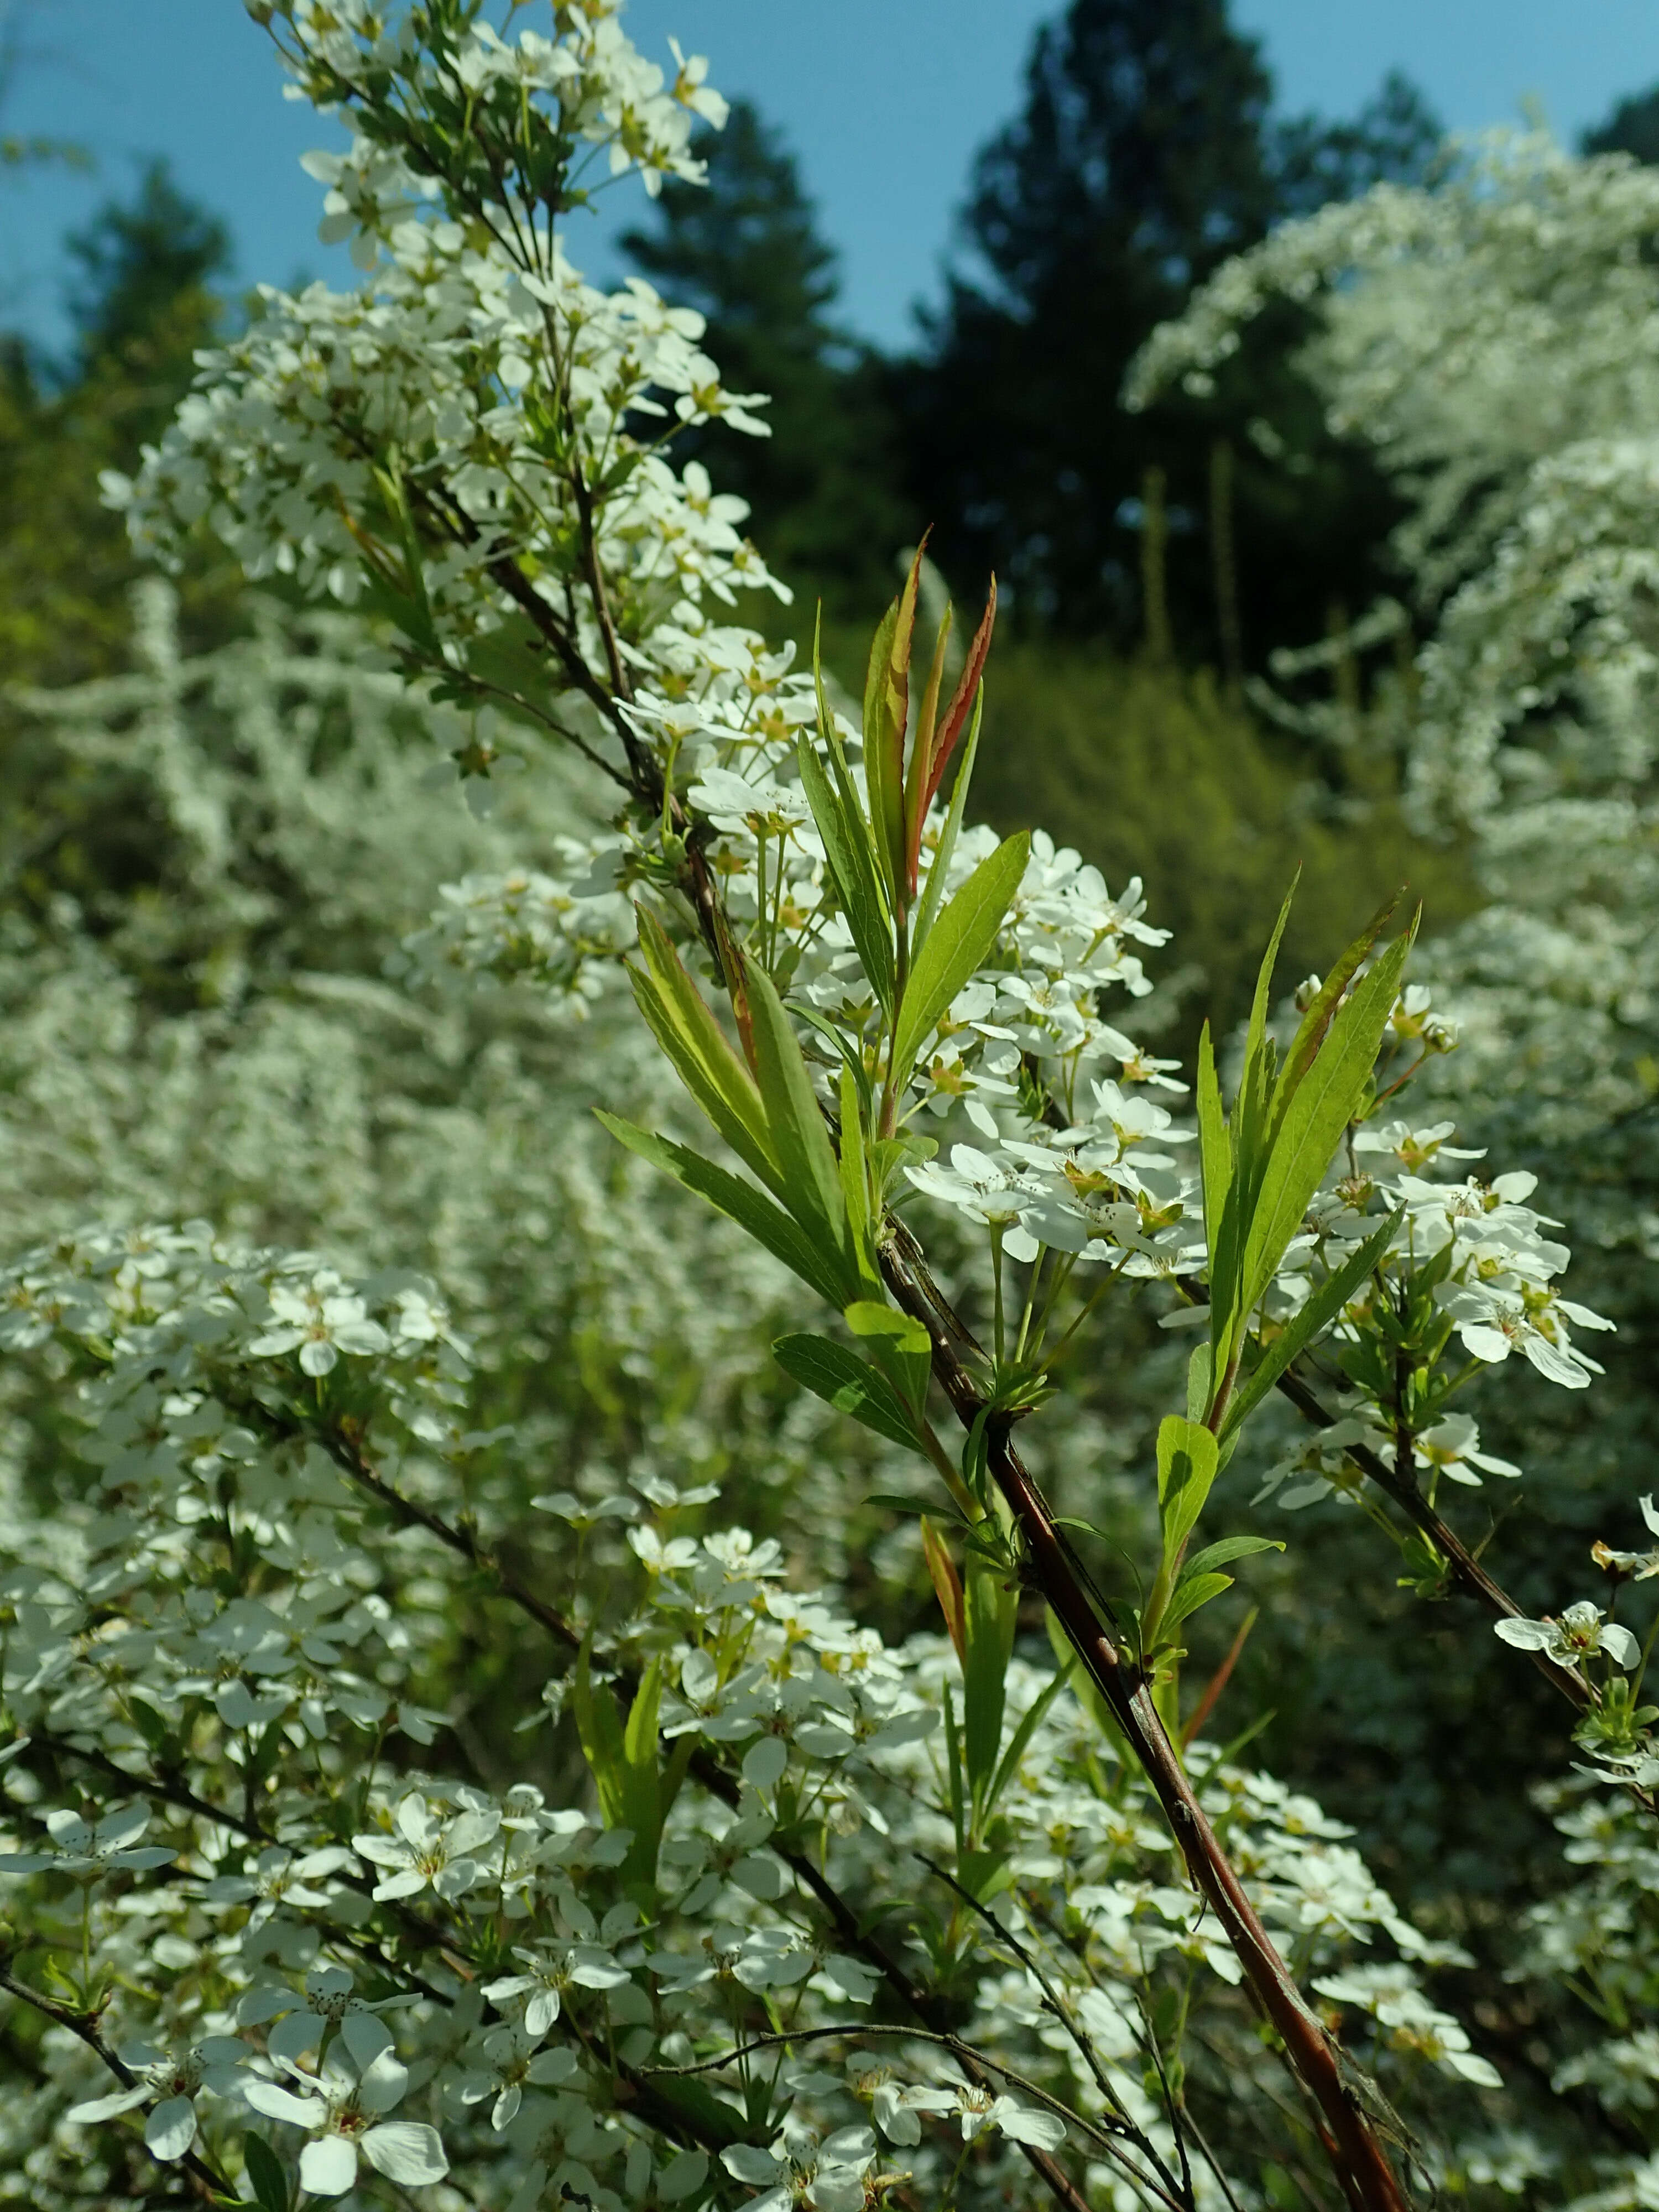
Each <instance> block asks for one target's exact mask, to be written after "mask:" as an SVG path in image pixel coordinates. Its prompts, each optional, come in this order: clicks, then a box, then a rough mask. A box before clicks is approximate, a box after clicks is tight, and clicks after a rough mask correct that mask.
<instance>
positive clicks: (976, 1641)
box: [962, 1553, 1019, 1814]
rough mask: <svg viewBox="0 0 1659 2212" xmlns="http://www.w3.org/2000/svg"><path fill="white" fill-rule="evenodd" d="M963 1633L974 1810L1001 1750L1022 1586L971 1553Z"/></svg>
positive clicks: (981, 1804) (966, 1749)
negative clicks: (965, 1648)
mask: <svg viewBox="0 0 1659 2212" xmlns="http://www.w3.org/2000/svg"><path fill="white" fill-rule="evenodd" d="M963 1598H964V1600H965V1603H964V1605H963V1635H964V1638H965V1640H966V1643H967V1647H968V1648H967V1652H966V1656H964V1658H963V1663H962V1736H963V1763H964V1765H966V1767H967V1770H968V1791H969V1796H970V1797H971V1798H972V1799H973V1802H974V1807H975V1811H976V1812H977V1813H981V1814H982V1813H983V1812H984V1811H985V1809H986V1792H987V1790H988V1789H989V1787H990V1784H991V1780H992V1778H993V1777H994V1774H995V1772H996V1770H997V1759H998V1756H999V1754H1000V1752H1001V1749H1002V1716H1003V1711H1004V1708H1005V1705H1006V1698H1007V1683H1008V1662H1009V1661H1010V1660H1011V1659H1012V1657H1013V1654H1014V1623H1015V1619H1016V1616H1017V1615H1018V1612H1019V1585H1018V1583H1017V1582H1014V1581H1012V1580H1011V1578H1010V1577H1009V1574H1008V1572H1007V1571H1006V1569H1004V1570H1003V1571H1001V1572H1000V1573H999V1572H998V1571H997V1570H996V1569H995V1568H994V1567H990V1566H987V1565H984V1564H983V1563H982V1562H981V1561H980V1560H979V1559H975V1558H974V1557H973V1555H972V1554H971V1553H970V1554H969V1557H968V1558H967V1559H965V1560H964V1561H963Z"/></svg>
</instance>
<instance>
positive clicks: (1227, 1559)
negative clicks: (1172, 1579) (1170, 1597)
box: [1176, 1536, 1285, 1589]
mask: <svg viewBox="0 0 1659 2212" xmlns="http://www.w3.org/2000/svg"><path fill="white" fill-rule="evenodd" d="M1284 1548H1285V1547H1284V1546H1283V1544H1281V1543H1279V1541H1278V1540H1277V1538H1275V1537H1272V1536H1223V1537H1222V1538H1221V1540H1220V1541H1219V1542H1218V1543H1214V1544H1206V1546H1205V1547H1204V1549H1203V1550H1202V1551H1201V1552H1194V1553H1193V1556H1192V1557H1191V1559H1188V1562H1187V1564H1186V1565H1185V1566H1184V1567H1183V1568H1182V1571H1181V1581H1182V1583H1184V1582H1187V1581H1188V1580H1189V1579H1190V1578H1191V1577H1193V1576H1194V1575H1207V1574H1210V1573H1212V1571H1214V1570H1215V1569H1216V1568H1217V1567H1225V1566H1226V1565H1229V1564H1230V1563H1231V1561H1232V1560H1234V1559H1254V1558H1255V1554H1256V1553H1258V1552H1282V1551H1283V1550H1284ZM1180 1587H1181V1583H1176V1589H1179V1588H1180Z"/></svg>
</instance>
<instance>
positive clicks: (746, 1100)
mask: <svg viewBox="0 0 1659 2212" xmlns="http://www.w3.org/2000/svg"><path fill="white" fill-rule="evenodd" d="M638 913H639V928H640V949H641V952H642V953H643V954H644V956H645V961H646V967H645V969H643V970H641V969H638V968H636V967H635V966H633V965H632V963H629V981H631V982H632V984H633V986H634V996H635V999H636V1000H638V1002H639V1007H640V1012H641V1013H642V1014H643V1015H644V1017H645V1018H646V1022H647V1025H648V1026H649V1028H650V1030H651V1033H652V1035H653V1036H654V1037H655V1038H656V1040H657V1042H658V1043H659V1045H660V1046H661V1048H662V1050H663V1053H664V1054H665V1057H666V1058H667V1060H668V1061H669V1063H670V1065H671V1066H672V1068H673V1070H674V1072H675V1073H676V1074H677V1075H678V1077H679V1079H680V1080H681V1082H682V1083H683V1084H684V1085H685V1087H686V1089H687V1090H688V1091H690V1094H691V1096H692V1097H693V1098H694V1099H695V1100H696V1103H697V1104H698V1106H699V1107H701V1109H702V1112H703V1114H704V1115H706V1116H707V1118H708V1121H709V1122H710V1123H711V1124H712V1125H713V1127H714V1129H715V1130H716V1131H717V1132H718V1133H719V1134H720V1136H721V1137H723V1138H724V1139H725V1140H726V1143H727V1144H728V1145H730V1146H731V1147H732V1151H733V1152H735V1153H736V1154H737V1155H738V1158H739V1159H740V1160H742V1161H743V1163H744V1165H745V1166H746V1167H749V1168H751V1169H752V1170H754V1172H755V1173H756V1174H757V1176H759V1177H760V1179H761V1181H762V1182H763V1183H766V1184H767V1185H768V1186H769V1188H771V1189H773V1190H775V1191H776V1192H777V1193H778V1194H779V1195H780V1196H781V1194H782V1186H783V1176H782V1173H781V1165H780V1163H779V1160H778V1157H777V1153H776V1151H775V1148H774V1146H773V1142H772V1138H771V1135H770V1133H769V1130H768V1127H767V1117H766V1109H765V1107H764V1105H763V1103H762V1099H761V1094H760V1091H759V1089H758V1087H757V1085H756V1082H755V1079H754V1078H753V1076H751V1075H750V1073H749V1070H748V1068H747V1067H746V1066H744V1063H743V1061H742V1060H740V1059H739V1058H738V1054H736V1052H735V1051H734V1050H733V1049H732V1046H731V1044H730V1043H729V1042H727V1040H726V1033H725V1031H724V1030H722V1029H721V1028H720V1024H719V1023H718V1022H717V1021H716V1020H715V1019H714V1015H713V1013H712V1012H710V1010H709V1008H708V1006H707V1005H706V1004H705V1002H704V1000H703V996H702V992H701V991H699V990H698V988H697V987H696V984H695V983H694V982H693V981H692V980H691V978H690V975H688V974H687V973H686V971H685V969H684V966H683V965H682V963H681V961H680V958H679V955H678V953H677V952H676V951H675V950H674V948H673V946H672V945H671V944H670V943H669V941H668V935H667V933H666V932H665V930H664V928H663V927H662V924H661V923H660V922H659V921H658V920H657V919H656V917H655V915H653V914H651V913H650V912H648V910H647V908H643V907H641V908H639V909H638Z"/></svg>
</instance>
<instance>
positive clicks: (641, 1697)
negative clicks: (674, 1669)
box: [623, 1659, 662, 1769]
mask: <svg viewBox="0 0 1659 2212" xmlns="http://www.w3.org/2000/svg"><path fill="white" fill-rule="evenodd" d="M661 1704H662V1661H661V1660H660V1659H653V1661H652V1662H651V1664H650V1665H649V1666H648V1667H647V1668H646V1670H645V1673H644V1674H643V1675H642V1676H641V1680H640V1686H639V1688H638V1689H637V1690H636V1691H635V1693H634V1702H633V1704H632V1705H630V1706H629V1709H628V1726H627V1728H626V1729H624V1730H623V1759H625V1760H626V1761H627V1763H628V1765H629V1766H644V1765H647V1764H648V1765H650V1766H651V1767H652V1768H653V1769H654V1768H655V1766H656V1763H657V1711H658V1708H659V1706H660V1705H661Z"/></svg>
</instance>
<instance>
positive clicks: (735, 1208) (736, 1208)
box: [596, 1112, 848, 1306]
mask: <svg viewBox="0 0 1659 2212" xmlns="http://www.w3.org/2000/svg"><path fill="white" fill-rule="evenodd" d="M596 1118H597V1119H598V1120H599V1121H600V1122H601V1123H602V1124H603V1125H604V1127H605V1128H607V1129H608V1130H609V1131H610V1132H611V1135H612V1136H613V1137H615V1138H616V1139H617V1142H618V1144H623V1145H626V1146H627V1147H628V1149H629V1152H637V1153H638V1154H639V1156H640V1158H641V1159H642V1160H649V1161H650V1163H651V1164H652V1166H653V1167H655V1168H660V1169H661V1170H662V1171H663V1173H664V1174H665V1175H671V1176H673V1178H674V1180H675V1181H676V1182H682V1183H684V1185H685V1187H686V1188H687V1189H688V1190H692V1191H695V1192H696V1194H697V1196H698V1197H699V1198H703V1199H707V1200H708V1203H709V1205H710V1206H715V1207H717V1208H718V1209H719V1211H720V1212H721V1213H723V1214H725V1215H726V1218H727V1219H728V1220H732V1221H735V1222H736V1223H737V1225H738V1228H739V1229H741V1230H743V1231H745V1232H746V1233H747V1234H748V1235H749V1236H750V1237H753V1238H754V1240H755V1242H756V1243H757V1244H760V1245H763V1246H764V1248H765V1249H766V1250H767V1251H769V1253H770V1254H771V1255H772V1256H773V1258H774V1259H775V1260H781V1261H782V1262H783V1264H784V1266H785V1267H787V1268H789V1269H790V1271H791V1272H792V1273H794V1274H797V1275H799V1277H800V1279H801V1280H802V1281H803V1282H804V1283H810V1284H811V1286H812V1288H813V1289H814V1290H815V1291H817V1294H818V1296H819V1297H821V1298H823V1299H825V1300H827V1301H828V1303H829V1304H830V1305H832V1306H839V1305H840V1304H842V1300H843V1299H844V1298H845V1297H846V1296H847V1293H848V1279H847V1277H846V1274H845V1273H844V1272H843V1270H842V1267H841V1264H840V1261H839V1257H838V1256H837V1258H836V1264H835V1265H834V1266H833V1267H832V1266H831V1265H830V1262H829V1257H828V1256H827V1255H825V1254H823V1252H821V1251H820V1250H819V1249H818V1247H817V1245H816V1244H815V1243H813V1242H812V1240H811V1237H808V1236H807V1235H806V1233H805V1231H804V1230H803V1229H802V1228H801V1227H800V1225H799V1223H798V1222H794V1221H792V1220H791V1219H790V1218H789V1216H788V1215H787V1213H785V1212H783V1210H782V1208H781V1207H780V1206H775V1205H774V1204H773V1203H772V1201H771V1200H770V1199H769V1198H768V1197H767V1196H766V1194H765V1193H764V1192H763V1191H758V1190H757V1189H756V1188H755V1187H754V1185H753V1184H752V1183H746V1182H744V1180H743V1179H742V1177H741V1176H734V1175H732V1174H730V1173H729V1172H728V1171H727V1170H726V1169H725V1168H721V1167H716V1166H715V1164H714V1161H713V1160H706V1159H704V1158H703V1157H702V1153H701V1152H691V1151H690V1150H689V1149H688V1148H687V1146H684V1145H676V1144H672V1143H671V1142H670V1141H669V1139H667V1138H665V1137H659V1136H656V1135H654V1134H653V1133H652V1132H651V1131H650V1130H648V1129H640V1128H636V1127H635V1125H634V1124H633V1123H632V1122H631V1121H623V1120H622V1119H621V1117H620V1116H619V1115H615V1114H606V1113H603V1112H601V1113H599V1114H597V1116H596Z"/></svg>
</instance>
